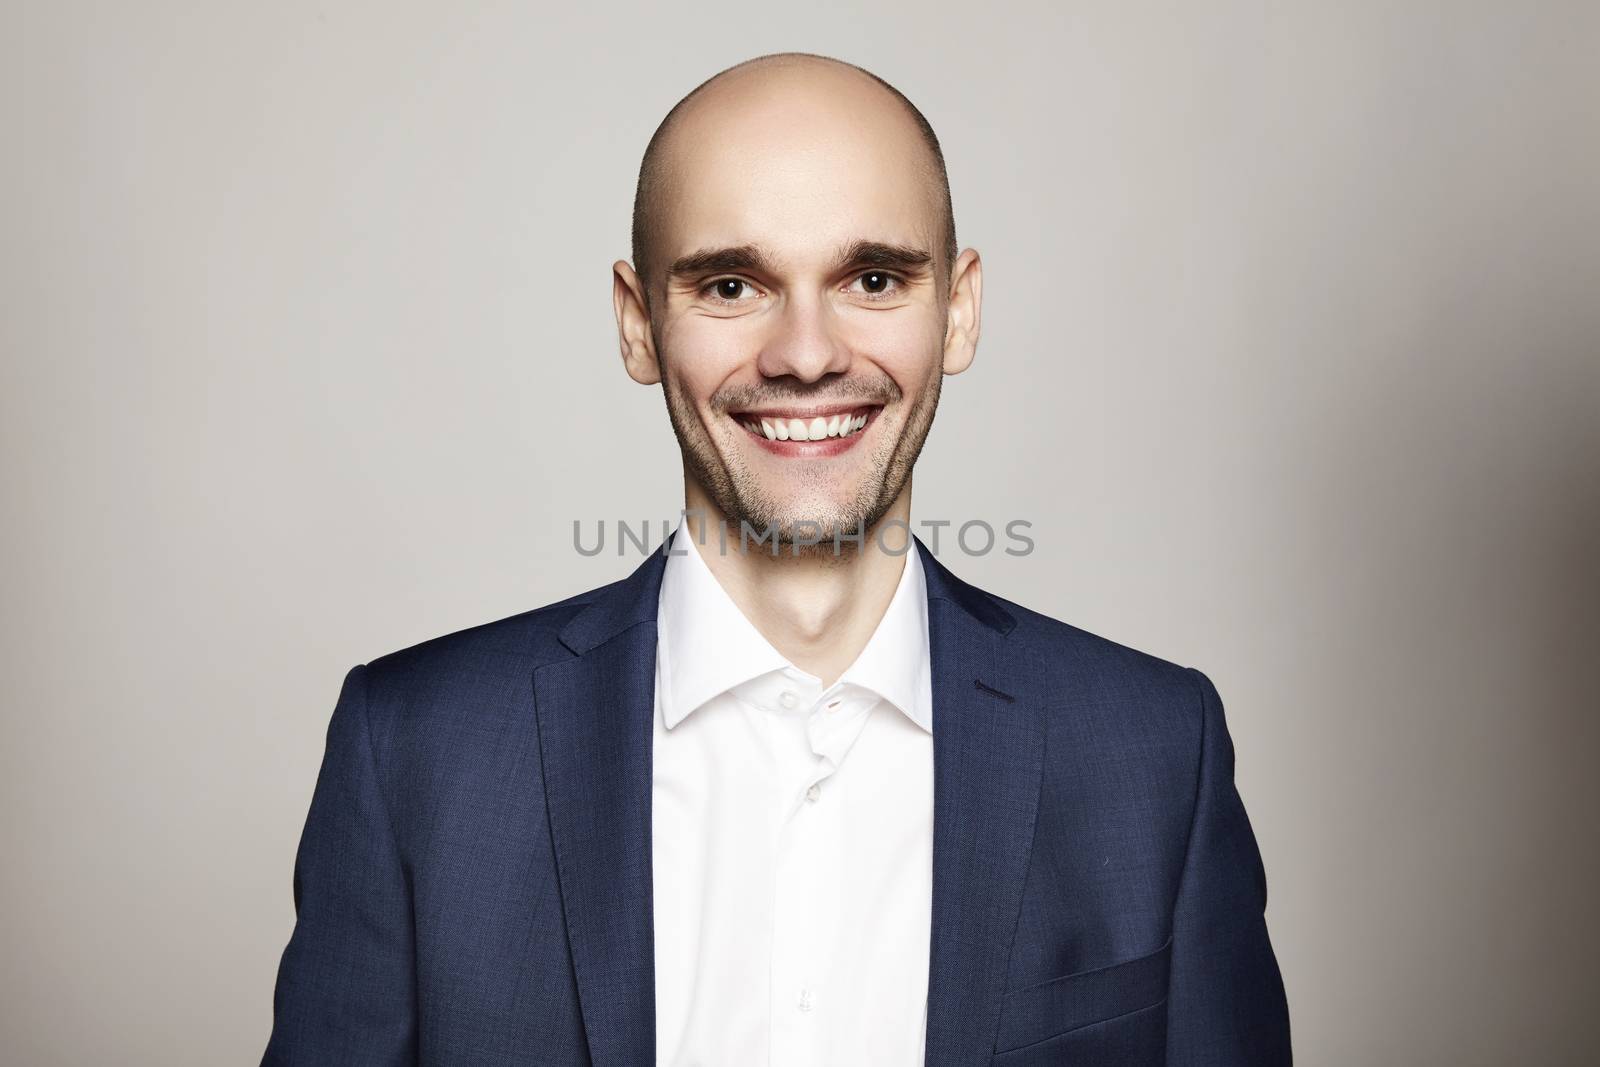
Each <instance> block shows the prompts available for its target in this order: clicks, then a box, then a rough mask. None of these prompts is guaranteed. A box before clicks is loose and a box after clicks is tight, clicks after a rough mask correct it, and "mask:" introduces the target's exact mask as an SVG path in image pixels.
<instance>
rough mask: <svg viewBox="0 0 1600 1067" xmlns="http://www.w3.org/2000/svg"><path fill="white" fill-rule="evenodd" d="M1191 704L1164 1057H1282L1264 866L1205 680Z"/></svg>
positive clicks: (1208, 1061) (1284, 1035) (1221, 1061)
mask: <svg viewBox="0 0 1600 1067" xmlns="http://www.w3.org/2000/svg"><path fill="white" fill-rule="evenodd" d="M1189 671H1190V673H1191V674H1192V675H1193V676H1194V678H1195V681H1196V682H1197V683H1198V685H1199V700H1200V706H1201V743H1200V780H1199V786H1198V794H1197V798H1196V804H1195V810H1194V816H1193V820H1194V821H1193V824H1192V825H1191V826H1190V829H1189V845H1188V853H1187V856H1186V857H1185V860H1184V868H1183V874H1182V876H1181V878H1180V881H1179V886H1178V898H1177V906H1176V910H1175V912H1174V914H1173V920H1172V969H1171V972H1170V978H1169V981H1170V985H1169V987H1168V990H1167V1063H1168V1064H1171V1065H1173V1067H1179V1065H1181V1067H1234V1065H1240V1067H1244V1065H1249V1067H1279V1065H1288V1064H1290V1063H1291V1054H1290V1047H1289V1008H1288V1003H1287V1001H1286V999H1285V996H1284V989H1283V978H1282V976H1281V975H1280V973H1279V970H1278V961H1277V958H1276V957H1275V956H1274V955H1273V951H1272V943H1271V941H1270V940H1269V939H1268V937H1267V924H1266V917H1265V911H1266V906H1267V878H1266V870H1265V868H1264V867H1263V866H1262V863H1261V852H1260V849H1259V848H1258V846H1257V845H1256V839H1255V834H1254V832H1253V831H1252V830H1251V829H1250V820H1249V818H1248V817H1247V816H1246V815H1245V810H1244V804H1243V802H1242V801H1241V800H1240V799H1239V792H1238V790H1237V789H1236V788H1235V786H1234V780H1233V762H1234V759H1233V740H1232V739H1231V738H1230V737H1229V736H1228V727H1227V724H1226V721H1225V719H1224V716H1223V708H1222V700H1221V698H1220V697H1219V696H1218V695H1217V690H1216V687H1215V686H1214V685H1213V684H1212V683H1211V679H1210V678H1208V677H1206V676H1205V674H1203V673H1202V672H1200V671H1199V670H1197V669H1195V668H1193V667H1191V668H1189Z"/></svg>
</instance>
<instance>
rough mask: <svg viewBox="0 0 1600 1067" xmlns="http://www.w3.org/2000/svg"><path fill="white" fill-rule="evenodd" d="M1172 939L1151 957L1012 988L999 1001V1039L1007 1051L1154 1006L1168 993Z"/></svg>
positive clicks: (1000, 1049) (1000, 1048) (1000, 1047)
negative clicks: (1020, 987)
mask: <svg viewBox="0 0 1600 1067" xmlns="http://www.w3.org/2000/svg"><path fill="white" fill-rule="evenodd" d="M1171 964H1172V938H1171V937H1168V938H1167V940H1166V943H1165V944H1163V945H1162V946H1161V947H1160V948H1158V949H1156V950H1155V951H1154V952H1151V953H1149V954H1148V955H1144V956H1139V957H1137V958H1135V959H1131V960H1124V961H1122V962H1121V963H1113V964H1110V965H1109V966H1106V967H1097V968H1095V969H1094V970H1092V971H1080V972H1078V973H1077V974H1068V975H1063V976H1062V977H1060V978H1052V979H1050V980H1049V981H1046V982H1039V983H1037V984H1035V985H1031V986H1025V987H1024V988H1022V989H1016V990H1012V991H1011V992H1009V993H1006V994H1005V995H1004V996H1002V997H1001V1000H1000V1039H999V1041H998V1043H997V1044H996V1045H995V1051H996V1052H997V1053H998V1052H1008V1051H1010V1050H1012V1049H1018V1048H1022V1047H1024V1046H1025V1045H1031V1044H1033V1043H1034V1042H1036V1041H1045V1040H1047V1039H1049V1038H1052V1037H1056V1036H1058V1035H1060V1034H1064V1033H1066V1032H1067V1031H1069V1030H1076V1029H1078V1028H1079V1027H1080V1026H1088V1025H1090V1024H1091V1023H1098V1022H1105V1021H1107V1020H1110V1019H1115V1018H1116V1017H1117V1016H1119V1015H1127V1014H1129V1013H1130V1012H1135V1011H1139V1010H1140V1009H1141V1008H1149V1007H1154V1006H1155V1005H1157V1004H1160V1003H1161V1002H1162V1001H1163V1000H1165V999H1166V997H1167V978H1168V973H1169V969H1170V967H1171Z"/></svg>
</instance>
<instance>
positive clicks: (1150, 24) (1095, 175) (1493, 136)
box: [0, 2, 1600, 1065]
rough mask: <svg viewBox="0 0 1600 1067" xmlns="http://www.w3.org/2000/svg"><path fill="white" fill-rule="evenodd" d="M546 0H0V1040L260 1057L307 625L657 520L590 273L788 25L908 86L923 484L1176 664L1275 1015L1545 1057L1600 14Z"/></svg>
mask: <svg viewBox="0 0 1600 1067" xmlns="http://www.w3.org/2000/svg"><path fill="white" fill-rule="evenodd" d="M598 6H599V7H600V8H602V9H603V10H601V11H593V10H590V11H581V10H579V7H580V5H576V4H568V5H560V6H557V5H548V6H540V7H536V6H535V5H532V4H496V5H482V6H477V5H474V6H471V7H470V8H463V7H461V6H460V5H414V4H395V3H381V4H380V3H370V4H368V3H364V4H308V3H288V4H254V5H226V6H224V5H218V4H204V5H202V4H195V5H172V4H159V3H146V4H140V5H133V4H121V3H111V4H105V5H99V6H93V5H85V4H77V3H72V4H65V3H57V4H48V5H47V4H38V5H32V6H27V7H21V8H18V7H17V6H16V5H14V4H8V5H6V8H5V14H4V17H3V23H0V82H3V84H4V87H5V88H4V94H3V103H0V107H3V112H0V120H3V123H4V125H3V132H4V144H5V158H6V166H5V167H4V168H3V169H0V227H3V231H0V236H3V240H0V246H3V252H0V270H3V272H4V274H3V283H4V284H3V286H0V311H3V314H0V341H3V346H4V348H3V352H4V362H3V372H0V373H3V378H0V405H3V409H0V438H3V442H4V457H3V466H0V479H3V487H4V499H5V503H6V508H5V522H4V524H3V528H0V537H3V539H4V544H3V547H4V560H5V563H4V568H5V570H4V587H3V588H4V600H5V612H4V627H5V641H4V661H3V663H0V669H3V682H0V700H3V702H4V703H3V720H0V726H3V737H0V741H3V743H0V833H3V839H0V848H3V850H4V851H3V860H0V915H3V918H0V1052H3V1053H4V1057H3V1058H4V1059H5V1061H6V1062H8V1063H28V1064H56V1063H61V1064H100V1063H119V1064H164V1065H165V1064H206V1065H209V1064H220V1063H244V1062H253V1061H254V1060H255V1058H257V1057H258V1056H259V1055H260V1051H261V1048H262V1046H263V1044H264V1042H265V1039H266V1035H267V1031H268V1028H269V1026H270V1016H271V993H272V984H273V978H274V972H275V968H276V966H277V962H278V956H279V953H280V952H281V950H282V948H283V945H284V942H285V941H286V939H287V938H288V935H289V932H290V927H291V924H292V921H293V911H292V903H291V896H290V888H291V887H290V877H291V870H292V865H293V856H294V848H295V844H296V842H297V840H298V836H299V833H300V829H301V826H302V823H303V820H304V818H305V812H306V805H307V803H308V802H309V799H310V795H311V787H312V784H313V781H314V779H315V775H316V771H317V766H318V762H319V760H320V757H321V751H322V743H323V734H324V730H325V728H326V725H327V719H328V716H329V714H330V712H331V711H332V707H333V700H334V697H335V695H336V693H337V689H338V685H339V681H340V678H341V676H342V673H343V672H344V670H345V669H346V668H348V667H349V666H351V665H352V664H354V663H357V662H360V661H364V660H366V659H370V658H372V657H375V656H377V655H379V654H382V653H383V652H386V651H389V650H392V649H395V648H398V647H401V646H403V645H406V644H410V643H412V642H415V641H418V640H421V639H423V638H426V637H429V636H432V635H435V634H438V633H442V632H445V631H448V630H452V629H457V628H460V627H463V626H467V625H470V624H473V623H476V622H480V621H484V620H488V619H492V618H497V617H500V616H503V615H508V614H512V613H515V612H518V611H521V610H524V609H527V608H530V607H533V606H536V605H538V604H541V603H544V602H547V601H550V600H553V599H556V598H559V597H564V596H567V595H569V594H572V593H574V592H577V591H579V590H581V589H584V588H587V587H590V586H593V585H597V584H600V583H602V582H605V581H608V580H611V579H612V578H614V577H618V576H620V575H621V574H623V573H624V572H626V571H627V570H628V569H630V568H631V567H632V566H633V565H634V564H635V563H636V562H637V557H636V556H631V555H630V557H628V558H627V559H618V558H616V557H615V556H606V557H602V558H597V559H582V558H579V557H577V556H576V555H575V554H574V552H573V551H572V549H571V547H570V546H571V522H572V520H573V519H574V518H580V517H581V518H584V519H586V520H590V521H594V520H598V519H600V518H605V519H607V520H610V521H615V520H616V519H619V518H631V519H634V520H640V519H644V518H647V517H648V518H652V519H655V520H657V521H660V520H662V519H666V518H668V517H670V516H672V515H673V514H674V511H675V508H676V507H677V504H678V501H679V497H678V493H677V484H678V466H677V453H676V449H675V446H674V442H673V439H672V437H671V434H670V431H669V428H668V425H667V420H666V418H665V412H664V411H663V408H662V405H661V401H660V399H659V396H658V394H657V392H656V391H655V390H653V389H644V388H640V387H637V386H635V385H633V384H632V383H630V382H629V381H628V380H627V379H626V377H625V376H624V374H623V372H622V370H621V367H620V363H619V361H618V359H617V356H616V344H615V340H614V333H613V326H612V322H611V307H610V295H609V293H610V290H609V266H610V262H611V260H612V259H613V258H616V257H619V256H626V255H627V251H628V249H627V220H628V210H629V202H630V197H631V193H632V185H633V180H634V173H635V168H636V166H637V162H638V156H639V154H640V152H641V151H642V150H643V147H644V143H645V140H646V139H647V137H648V136H649V134H650V132H651V130H652V129H653V128H654V126H655V123H656V122H657V121H658V120H659V118H660V117H661V115H662V114H663V113H664V112H665V110H666V108H667V107H668V106H670V105H671V104H672V103H673V102H674V101H675V100H676V99H677V98H678V97H679V96H680V95H681V94H682V93H684V92H685V91H687V90H688V89H689V88H690V87H692V86H693V85H694V84H695V83H697V82H698V81H699V80H701V79H702V78H704V77H705V76H707V75H709V74H711V73H713V72H714V71H716V70H718V69H720V68H722V67H724V66H726V65H728V64H731V63H733V62H736V61H738V60H740V59H744V58H747V57H749V56H752V55H756V54H759V53H763V52H768V51H776V50H783V49H801V50H807V51H819V52H824V53H829V54H834V55H838V56H840V57H841V58H845V59H849V60H852V61H854V62H858V63H861V64H863V65H865V66H868V67H869V68H871V69H873V70H875V71H877V72H878V73H880V74H881V75H883V76H884V77H886V78H888V79H889V80H891V81H893V82H895V83H896V84H898V85H899V86H900V88H901V89H903V90H904V91H905V92H906V93H907V94H908V95H909V96H911V97H912V99H914V100H915V101H917V103H918V104H919V105H920V106H921V107H922V108H923V110H924V111H925V112H926V113H927V115H928V116H929V118H930V119H931V120H932V122H933V123H934V125H935V127H936V128H937V130H938V132H939V134H940V135H941V137H942V139H943V141H944V144H945V147H946V151H947V153H948V156H949V160H950V170H951V174H950V176H951V180H952V184H953V191H954V197H955V205H956V213H957V220H958V228H959V235H960V238H961V240H962V243H963V245H972V246H975V247H977V248H978V249H979V250H980V251H981V252H982V253H983V255H984V262H985V264H986V272H985V273H986V278H987V287H986V289H985V296H986V302H985V316H984V325H985V329H984V333H983V339H982V344H981V345H980V348H979V353H978V361H977V363H976V364H975V365H974V367H973V369H972V370H971V372H969V373H968V374H967V375H964V376H963V377H960V378H957V379H952V380H951V381H950V382H949V383H948V385H947V388H946V392H945V401H944V405H943V407H942V409H941V412H940V415H939V418H938V421H937V423H936V425H935V427H934V431H933V436H932V438H931V441H930V444H929V447H928V449H927V451H926V452H925V454H924V459H923V462H922V464H921V466H920V468H919V471H920V473H919V475H918V477H917V491H916V509H915V510H916V514H917V516H918V517H921V518H946V517H948V518H957V519H961V518H972V517H977V518H985V519H988V520H989V521H991V522H994V523H996V524H997V525H998V524H999V523H1002V522H1004V521H1006V520H1008V519H1011V518H1019V517H1020V518H1025V519H1028V520H1030V521H1031V522H1033V523H1034V536H1035V538H1036V541H1037V544H1038V550H1037V552H1036V553H1035V554H1034V555H1032V556H1030V557H1028V558H1025V559H1014V558H1011V557H1007V556H1003V555H995V556H991V557H987V558H982V559H975V558H963V557H961V556H960V555H959V554H949V553H946V554H945V555H944V559H945V561H946V562H947V563H948V564H950V565H951V566H952V567H953V568H954V569H956V570H957V571H958V572H959V573H961V574H963V575H964V576H966V577H967V578H969V579H970V580H973V581H976V582H978V583H979V584H982V585H985V586H988V587H989V588H992V589H994V590H995V591H997V592H999V593H1001V594H1003V595H1006V596H1009V597H1011V598H1013V599H1016V600H1019V601H1021V602H1023V603H1025V604H1028V605H1030V606H1032V607H1035V608H1038V609H1041V610H1043V611H1045V612H1048V613H1050V614H1053V615H1056V616H1057V617H1060V618H1063V619H1066V620H1068V621H1070V622H1073V623H1075V624H1077V625H1079V626H1082V627H1084V628H1086V629H1090V630H1093V631H1095V632H1097V633H1101V634H1104V635H1106V636H1108V637H1112V638H1114V639H1116V640H1119V641H1122V642H1124V643H1127V644H1131V645H1134V646H1135V647H1138V648H1142V649H1145V650H1148V651H1151V652H1154V653H1156V654H1157V655H1160V656H1163V657H1165V658H1168V659H1173V660H1177V661H1178V662H1180V663H1184V664H1192V665H1196V666H1199V667H1201V668H1202V669H1204V670H1206V671H1207V672H1208V673H1209V674H1210V675H1211V676H1212V678H1213V679H1214V680H1215V681H1216V683H1217V685H1218V687H1219V689H1220V691H1221V692H1222V694H1223V698H1224V700H1225V702H1226V705H1227V709H1228V716H1229V722H1230V724H1231V726H1232V729H1233V733H1234V736H1235V739H1236V743H1237V749H1238V760H1239V769H1238V782H1239V787H1240V790H1241V792H1242V793H1243V795H1244V798H1245V802H1246V804H1247V806H1248V809H1249V811H1250V814H1251V817H1252V819H1253V821H1254V825H1255V827H1256V831H1257V834H1258V836H1259V839H1260V842H1261V847H1262V851H1263V853H1264V855H1265V859H1266V865H1267V871H1268V879H1269V886H1270V905H1269V913H1268V917H1269V920H1270V923H1271V929H1272V934H1273V938H1274V942H1275V944H1276V946H1277V950H1278V954H1279V958H1280V960H1281V962H1282V966H1283V971H1284V975H1285V979H1286V983H1287V986H1288V992H1289V998H1290V1002H1291V1006H1292V1009H1293V1015H1294V1029H1295V1038H1296V1047H1297V1051H1298V1053H1299V1057H1300V1062H1301V1063H1304V1064H1312V1065H1315V1064H1435V1063H1437V1064H1502V1063H1511V1062H1514V1061H1515V1062H1523V1063H1540V1064H1555V1063H1577V1062H1580V1061H1581V1060H1583V1059H1585V1058H1586V1057H1585V1053H1586V1052H1588V1053H1589V1054H1592V1050H1593V1049H1594V1048H1595V1047H1597V1045H1600V1013H1597V1012H1596V1011H1595V1008H1594V1003H1595V996H1596V994H1597V992H1600V990H1597V987H1596V986H1597V984H1596V980H1595V977H1594V974H1595V971H1594V967H1595V960H1596V958H1597V950H1600V937H1597V931H1600V925H1597V922H1596V919H1595V914H1594V906H1593V901H1594V898H1595V895H1596V886H1595V880H1596V874H1597V867H1600V834H1597V833H1596V831H1595V827H1594V824H1593V821H1594V817H1595V815H1596V812H1597V808H1600V804H1597V800H1600V796H1597V785H1596V781H1597V775H1596V773H1595V767H1594V761H1595V757H1596V755H1597V752H1600V745H1597V741H1600V738H1597V733H1600V726H1597V721H1596V711H1597V700H1596V696H1595V691H1596V685H1597V674H1596V669H1595V668H1596V656H1595V649H1596V647H1597V643H1600V612H1597V603H1600V600H1597V593H1600V570H1597V563H1596V558H1597V549H1600V494H1597V486H1600V478H1597V475H1600V417H1597V407H1600V300H1597V299H1596V295H1597V293H1600V192H1597V190H1600V79H1597V76H1596V73H1595V72H1596V67H1597V59H1600V18H1597V14H1596V8H1595V7H1594V6H1593V5H1590V6H1588V7H1587V8H1579V7H1577V6H1566V5H1560V4H1553V3H1535V4H1531V5H1518V4H1513V3H1504V4H1467V3H1438V4H1418V3H1411V4H1402V5H1395V4H1387V3H1362V4H1351V3H1323V4H1312V5H1303V4H1296V5H1279V4H1268V3H1238V2H1234V3H1223V4H1205V5H1198V4H1197V5H1189V4H1181V5H1171V6H1165V5H1163V6H1149V5H1145V4H1129V3H1126V2H1117V3H1103V4H1083V3H1068V4H1059V5H1056V4H1052V5H1046V4H1043V3H1039V4H1030V5H1026V6H1019V7H1011V8H1003V7H990V6H987V5H977V4H954V3H949V4H932V5H930V4H927V3H919V4H906V3H890V4H884V5H878V6H872V7H864V8H854V7H844V6H834V5H830V4H815V3H812V4H806V5H803V7H804V10H803V12H795V11H785V10H783V9H781V8H780V7H778V6H775V5H768V4H742V5H741V4H734V5H724V4H696V5H689V4H678V5H672V6H671V7H670V9H667V10H661V11H650V10H647V9H646V8H645V7H643V6H639V7H636V8H635V7H633V6H632V5H621V4H603V5H598ZM1584 901H1589V903H1588V904H1585V903H1584ZM1591 1062H1592V1061H1591Z"/></svg>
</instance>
